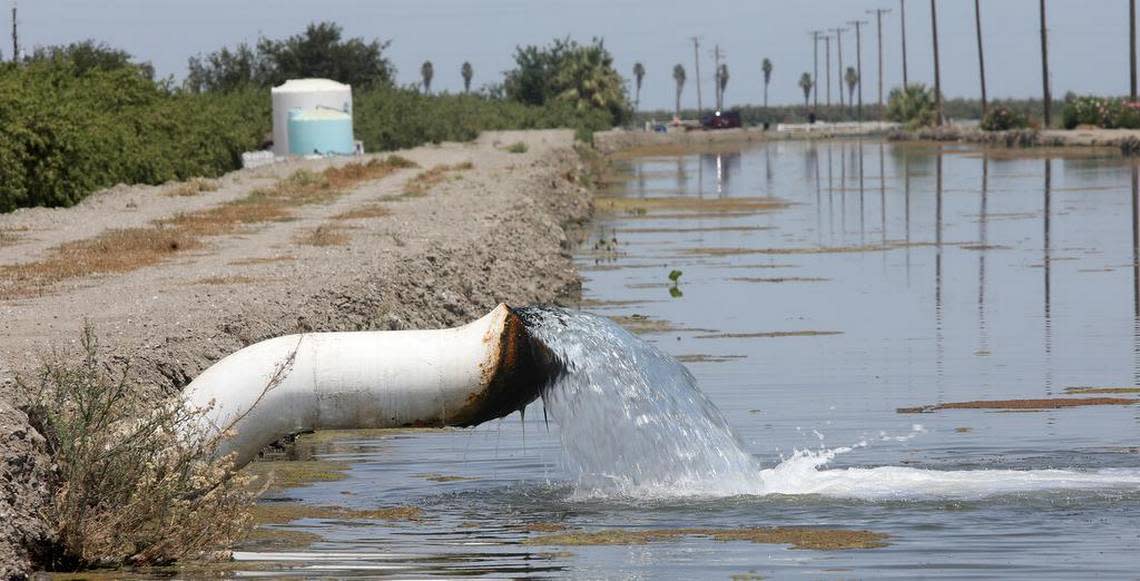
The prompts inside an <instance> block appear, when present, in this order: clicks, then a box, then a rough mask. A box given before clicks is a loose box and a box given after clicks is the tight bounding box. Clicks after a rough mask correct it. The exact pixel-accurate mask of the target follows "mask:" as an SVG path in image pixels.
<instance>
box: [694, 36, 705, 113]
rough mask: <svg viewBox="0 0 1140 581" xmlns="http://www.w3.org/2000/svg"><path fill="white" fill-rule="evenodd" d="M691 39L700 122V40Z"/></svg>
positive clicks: (696, 38)
mask: <svg viewBox="0 0 1140 581" xmlns="http://www.w3.org/2000/svg"><path fill="white" fill-rule="evenodd" d="M692 38H693V72H694V73H695V74H696V75H697V79H696V80H697V120H698V121H700V118H701V111H702V110H703V107H702V106H701V39H700V38H698V37H696V36H694V37H692Z"/></svg>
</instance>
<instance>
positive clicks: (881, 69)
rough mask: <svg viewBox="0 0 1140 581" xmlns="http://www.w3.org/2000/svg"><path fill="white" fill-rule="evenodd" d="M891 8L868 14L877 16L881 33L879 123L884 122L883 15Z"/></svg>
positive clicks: (869, 11)
mask: <svg viewBox="0 0 1140 581" xmlns="http://www.w3.org/2000/svg"><path fill="white" fill-rule="evenodd" d="M890 12H891V9H890V8H876V9H874V10H868V11H867V14H874V15H875V24H876V25H877V27H878V32H879V121H882V120H883V113H884V112H885V110H884V109H883V15H884V14H889V13H890Z"/></svg>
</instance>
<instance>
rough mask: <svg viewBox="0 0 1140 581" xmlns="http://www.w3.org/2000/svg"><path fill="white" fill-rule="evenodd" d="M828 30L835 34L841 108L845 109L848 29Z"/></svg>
mask: <svg viewBox="0 0 1140 581" xmlns="http://www.w3.org/2000/svg"><path fill="white" fill-rule="evenodd" d="M828 30H830V31H831V32H834V33H835V44H836V47H837V48H836V52H837V53H838V55H839V68H838V69H837V70H838V71H839V77H838V78H839V107H840V108H842V107H843V31H845V30H847V29H846V28H842V27H838V28H830V29H828ZM848 105H850V103H848Z"/></svg>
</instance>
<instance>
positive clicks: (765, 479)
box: [519, 307, 1140, 500]
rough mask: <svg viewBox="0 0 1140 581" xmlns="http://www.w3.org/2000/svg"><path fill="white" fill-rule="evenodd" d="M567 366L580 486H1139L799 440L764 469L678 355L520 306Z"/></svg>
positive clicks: (562, 401) (986, 490) (692, 490)
mask: <svg viewBox="0 0 1140 581" xmlns="http://www.w3.org/2000/svg"><path fill="white" fill-rule="evenodd" d="M519 312H520V315H521V316H522V317H523V318H524V320H526V322H527V325H528V327H529V329H530V332H531V333H532V334H533V335H534V336H535V337H536V338H537V339H539V340H540V341H542V342H543V343H544V344H545V345H546V346H547V347H548V348H549V349H550V350H551V352H552V353H553V354H554V356H555V357H557V358H558V359H559V360H560V363H561V365H562V366H563V368H564V372H563V373H562V374H561V375H560V376H558V377H557V378H556V379H555V380H554V381H552V382H551V384H550V385H549V386H547V388H546V390H545V391H544V395H543V397H544V401H545V404H546V407H547V409H548V411H549V413H550V415H551V416H552V417H553V419H554V420H555V421H556V422H557V423H558V425H559V430H560V434H561V439H562V448H563V450H564V453H565V462H566V465H567V469H568V470H569V472H570V475H571V477H572V478H574V479H575V482H576V495H578V496H583V497H605V496H624V497H634V498H668V497H725V496H738V495H753V496H763V495H770V494H786V495H804V494H816V495H822V496H828V497H835V498H855V499H865V500H909V499H923V498H955V499H973V498H982V497H988V496H996V495H1003V494H1019V493H1032V492H1049V491H1059V490H1123V491H1137V490H1140V469H1131V468H1129V469H1102V470H1096V471H1088V472H1077V471H1071V470H996V469H995V470H958V471H940V470H924V469H917V468H908V467H895V466H884V467H874V468H830V469H827V468H826V466H827V464H828V463H829V462H831V461H832V460H833V459H834V458H835V457H836V456H838V455H840V454H845V453H850V452H853V451H854V450H856V449H858V448H861V447H863V446H866V445H867V444H866V442H859V443H857V444H855V445H853V446H850V447H843V448H835V449H830V450H818V451H797V452H796V453H795V454H793V455H792V456H791V457H790V458H787V459H785V460H783V461H782V462H780V463H779V464H778V465H776V466H774V467H771V468H763V467H762V466H760V465H759V464H758V462H757V461H756V460H755V459H754V458H753V457H752V456H751V454H749V453H748V452H747V451H746V450H745V449H744V447H743V446H742V444H741V442H740V440H739V439H738V438H737V437H736V435H735V434H734V433H733V431H732V429H731V428H730V427H729V425H728V423H727V422H726V421H725V419H724V417H723V415H722V414H721V412H720V410H719V409H717V407H716V406H715V405H713V403H712V402H711V401H710V400H709V399H708V398H707V397H706V396H705V395H704V394H703V393H702V392H701V390H700V389H699V387H698V386H697V383H696V380H695V378H694V377H693V376H692V374H691V373H689V371H688V370H687V369H686V368H685V367H684V366H683V365H682V364H681V363H679V362H678V361H677V360H676V359H674V358H673V357H671V356H669V355H668V354H666V353H664V352H662V351H661V350H659V349H657V348H656V347H654V346H653V345H651V344H649V343H647V342H645V341H642V340H641V339H639V338H637V337H635V336H634V335H632V334H630V333H629V332H628V331H626V330H624V329H622V328H621V327H620V326H618V325H617V324H615V323H613V322H611V321H610V320H609V319H606V318H603V317H599V316H595V315H590V314H587V313H581V312H572V311H567V310H564V309H560V308H554V307H528V308H524V309H520V310H519Z"/></svg>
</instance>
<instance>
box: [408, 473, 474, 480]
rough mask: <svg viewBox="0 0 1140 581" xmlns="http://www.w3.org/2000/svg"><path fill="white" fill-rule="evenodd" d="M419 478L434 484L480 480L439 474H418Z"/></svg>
mask: <svg viewBox="0 0 1140 581" xmlns="http://www.w3.org/2000/svg"><path fill="white" fill-rule="evenodd" d="M416 476H417V477H418V478H423V479H424V480H430V481H432V482H461V481H464V480H478V478H471V477H470V476H455V475H453V474H437V473H435V472H431V473H426V474H416Z"/></svg>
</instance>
